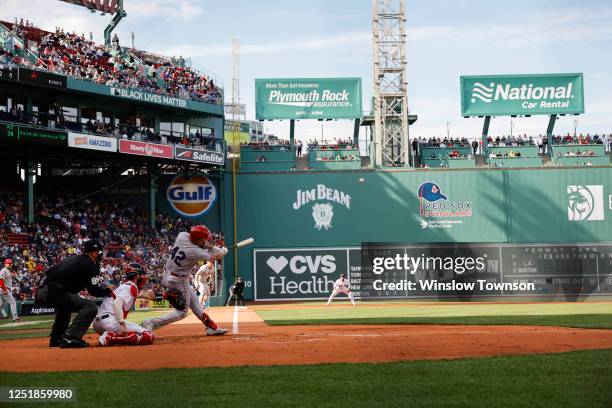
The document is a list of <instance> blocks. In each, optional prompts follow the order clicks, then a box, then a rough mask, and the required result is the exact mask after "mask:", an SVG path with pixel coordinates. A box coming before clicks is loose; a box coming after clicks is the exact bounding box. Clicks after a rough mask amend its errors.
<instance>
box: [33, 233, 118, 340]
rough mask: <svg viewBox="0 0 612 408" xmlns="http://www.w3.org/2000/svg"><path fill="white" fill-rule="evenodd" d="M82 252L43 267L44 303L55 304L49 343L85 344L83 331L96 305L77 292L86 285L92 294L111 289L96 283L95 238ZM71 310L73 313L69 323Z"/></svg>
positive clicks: (97, 255) (98, 255)
mask: <svg viewBox="0 0 612 408" xmlns="http://www.w3.org/2000/svg"><path fill="white" fill-rule="evenodd" d="M82 252H83V253H82V255H74V256H71V257H69V258H67V259H65V260H64V261H62V262H60V263H59V264H57V265H55V266H53V267H52V268H51V269H49V270H48V271H47V274H46V277H45V280H44V283H43V286H46V287H47V296H46V303H47V304H48V305H49V306H53V307H55V322H54V323H53V328H52V329H51V340H50V342H49V346H50V347H58V346H59V347H61V348H81V347H87V342H85V341H84V340H83V335H84V334H85V332H86V331H87V329H88V328H89V325H90V324H91V322H92V321H93V319H94V318H95V317H96V314H97V312H98V307H97V305H96V303H95V302H94V301H93V300H88V299H83V298H82V297H80V296H79V292H80V291H82V290H83V289H85V288H87V291H88V292H89V293H90V294H91V295H93V296H97V297H106V296H108V295H109V294H110V293H111V291H112V289H113V286H112V285H110V286H109V287H100V286H98V284H99V282H100V281H101V277H100V276H99V275H100V266H99V262H100V258H101V254H102V245H101V244H100V243H99V242H97V241H87V242H85V244H84V245H83V251H82ZM39 290H40V289H39ZM73 312H76V313H77V315H76V316H75V318H74V319H73V320H72V324H70V316H71V314H72V313H73ZM69 324H70V327H68V325H69Z"/></svg>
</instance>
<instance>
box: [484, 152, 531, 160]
mask: <svg viewBox="0 0 612 408" xmlns="http://www.w3.org/2000/svg"><path fill="white" fill-rule="evenodd" d="M522 156H523V155H522V154H521V152H520V151H518V150H510V151H505V152H503V153H502V152H501V151H499V150H498V151H496V152H491V153H489V157H490V158H491V159H514V158H517V157H522Z"/></svg>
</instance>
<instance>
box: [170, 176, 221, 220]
mask: <svg viewBox="0 0 612 408" xmlns="http://www.w3.org/2000/svg"><path fill="white" fill-rule="evenodd" d="M166 199H167V200H168V203H169V204H170V206H171V207H172V208H173V209H174V211H176V212H177V213H178V214H180V215H182V216H184V217H199V216H201V215H204V214H206V213H207V212H208V211H210V209H212V207H213V204H214V203H215V200H216V199H217V189H216V188H215V185H214V184H213V183H212V182H211V181H210V180H209V179H208V177H204V176H200V175H197V176H193V177H191V178H186V177H183V176H176V177H175V178H174V180H172V182H171V183H170V185H169V186H168V189H167V190H166Z"/></svg>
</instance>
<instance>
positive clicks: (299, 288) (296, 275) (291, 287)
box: [253, 248, 359, 300]
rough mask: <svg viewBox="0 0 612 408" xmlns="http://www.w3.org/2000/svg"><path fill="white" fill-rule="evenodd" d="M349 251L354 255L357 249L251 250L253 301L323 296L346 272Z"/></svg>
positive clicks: (323, 297) (328, 292)
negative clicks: (253, 280)
mask: <svg viewBox="0 0 612 408" xmlns="http://www.w3.org/2000/svg"><path fill="white" fill-rule="evenodd" d="M349 251H357V254H358V253H359V248H288V249H256V250H254V251H253V265H254V269H253V273H254V279H255V300H281V299H284V300H287V299H291V300H304V299H326V298H327V297H328V296H329V294H330V293H331V291H332V289H333V287H334V282H335V281H336V280H337V279H338V277H339V276H340V274H341V273H344V274H347V273H348V268H349ZM354 258H355V259H357V260H359V256H358V255H357V256H356V257H354Z"/></svg>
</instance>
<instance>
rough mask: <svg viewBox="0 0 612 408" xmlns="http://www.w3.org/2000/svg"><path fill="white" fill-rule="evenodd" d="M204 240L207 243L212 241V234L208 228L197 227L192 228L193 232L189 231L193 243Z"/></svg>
mask: <svg viewBox="0 0 612 408" xmlns="http://www.w3.org/2000/svg"><path fill="white" fill-rule="evenodd" d="M202 238H204V239H205V240H206V241H210V238H211V234H210V231H209V230H208V228H206V227H205V226H204V225H196V226H195V227H191V231H189V239H190V240H191V242H195V241H198V240H200V239H202Z"/></svg>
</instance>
